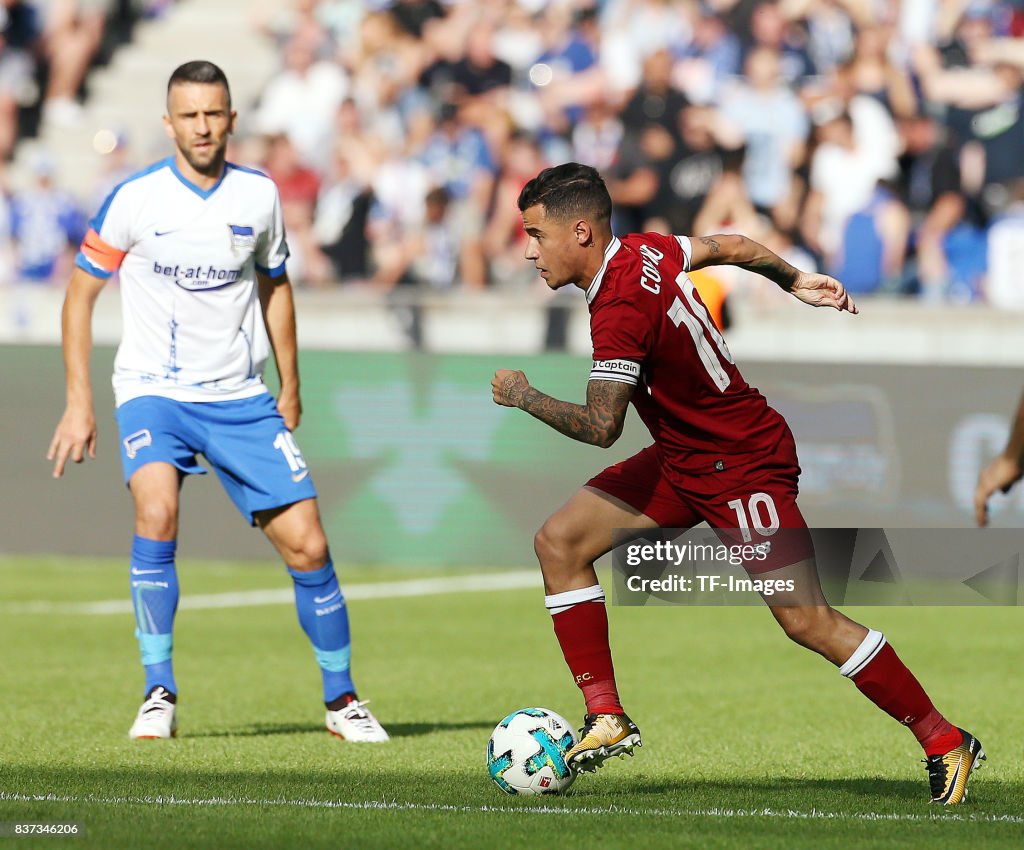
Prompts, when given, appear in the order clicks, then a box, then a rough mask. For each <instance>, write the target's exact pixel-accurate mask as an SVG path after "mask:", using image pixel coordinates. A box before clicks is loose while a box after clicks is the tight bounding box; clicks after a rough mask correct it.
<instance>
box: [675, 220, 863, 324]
mask: <svg viewBox="0 0 1024 850" xmlns="http://www.w3.org/2000/svg"><path fill="white" fill-rule="evenodd" d="M690 244H691V246H692V254H691V256H690V270H691V271H695V270H697V269H702V268H704V267H705V266H721V265H729V266H739V267H740V268H741V269H747V270H749V271H752V272H756V273H757V274H759V275H761V276H762V277H766V278H768V280H770V281H773V282H774V283H776V284H778V285H779V287H780V288H781V289H783V290H785V291H786V292H788V293H789V294H790V295H793V296H794V297H796V298H799V299H800V300H801V301H803V302H804V303H805V304H810V305H811V306H812V307H835V308H836V309H837V310H840V311H842V310H847V311H849V312H850V313H856V312H858V310H857V305H856V304H854V302H853V299H852V298H851V297H850V296H849V294H848V293H847V291H846V289H845V287H844V286H843V285H842V284H841V283H840V282H839V281H838V280H836V279H835V278H834V277H829V276H828V275H824V274H808V273H807V272H802V271H800V270H799V269H797V268H794V267H793V266H791V265H790V264H789V263H787V262H786V261H785V260H784V259H782V257H780V256H779V255H778V254H775V253H773V252H772V251H770V250H769V249H768V248H765V246H764V245H762V244H760V243H759V242H755V241H754V240H753V239H748V238H747V237H746V236H739V235H719V236H703V237H701V238H699V239H697V238H694V239H691V240H690Z"/></svg>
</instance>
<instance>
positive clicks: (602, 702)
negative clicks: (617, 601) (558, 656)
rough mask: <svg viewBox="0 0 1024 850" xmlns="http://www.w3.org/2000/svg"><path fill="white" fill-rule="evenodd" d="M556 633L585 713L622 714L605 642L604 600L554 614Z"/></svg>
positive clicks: (609, 648) (584, 603)
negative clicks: (583, 701)
mask: <svg viewBox="0 0 1024 850" xmlns="http://www.w3.org/2000/svg"><path fill="white" fill-rule="evenodd" d="M551 622H552V623H553V624H554V626H555V636H556V637H557V638H558V643H559V645H560V646H561V647H562V654H563V655H564V656H565V663H566V664H568V665H569V670H570V672H571V673H572V675H573V677H574V678H575V680H576V685H577V687H579V689H580V690H581V691H583V699H584V700H586V703H587V713H588V714H623V711H622V705H621V704H620V703H619V692H618V691H617V690H616V689H615V669H614V668H613V667H612V650H611V647H610V646H609V644H608V611H607V610H606V609H605V607H604V602H603V601H601V602H579V603H577V604H575V605H573V606H572V607H570V608H568V609H566V610H565V611H561V612H560V613H558V614H553V615H552V617H551Z"/></svg>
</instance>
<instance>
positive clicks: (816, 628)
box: [775, 607, 831, 650]
mask: <svg viewBox="0 0 1024 850" xmlns="http://www.w3.org/2000/svg"><path fill="white" fill-rule="evenodd" d="M830 610H831V609H828V608H821V607H814V608H812V607H792V608H779V609H777V610H776V614H775V616H776V618H777V619H778V621H779V625H781V626H782V629H783V631H784V632H785V633H786V637H788V638H789V639H790V640H791V641H793V642H794V643H797V644H799V645H800V646H805V647H807V648H808V649H814V650H818V649H820V648H821V642H822V639H823V638H824V636H825V635H827V633H828V622H829V616H828V615H829V611H830Z"/></svg>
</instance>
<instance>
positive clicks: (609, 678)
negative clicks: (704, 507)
mask: <svg viewBox="0 0 1024 850" xmlns="http://www.w3.org/2000/svg"><path fill="white" fill-rule="evenodd" d="M691 524H692V518H691V514H690V512H689V511H687V510H685V509H684V508H682V506H681V503H680V502H679V500H678V498H677V497H676V496H675V494H674V493H673V492H672V491H671V489H670V488H667V485H666V482H665V481H664V480H663V478H662V477H661V472H660V465H659V463H658V459H657V455H656V453H655V452H654V450H653V449H647V450H645V451H643V452H640V454H638V455H636V456H634V457H632V458H629V459H628V460H626V461H623V462H622V463H620V464H617V465H615V466H613V467H610V468H609V469H606V470H605V471H604V472H602V473H601V474H600V475H598V476H596V477H595V478H593V479H591V480H590V481H589V482H588V484H587V486H585V487H583V488H581V489H580V490H578V491H577V492H576V494H575V495H573V497H572V498H571V499H570V500H569V501H568V502H567V503H566V504H565V505H564V506H563V507H562V508H561V509H559V510H558V511H557V512H556V513H555V514H553V515H552V516H551V517H550V518H549V519H548V520H547V522H545V523H544V525H543V527H542V528H541V530H540V531H539V532H538V533H537V535H536V537H535V539H534V548H535V550H536V552H537V558H538V560H539V561H540V566H541V571H542V573H543V576H544V588H545V592H546V595H545V599H544V601H545V605H546V606H547V609H548V611H549V612H550V613H551V620H552V624H553V626H554V629H555V635H556V637H557V638H558V643H559V645H560V646H561V648H562V654H563V655H564V656H565V661H566V664H568V666H569V670H570V672H571V673H572V676H573V679H574V681H575V682H576V685H577V687H579V688H580V690H581V691H582V692H583V698H584V700H585V701H586V705H587V713H586V717H585V719H584V728H583V730H582V734H581V738H580V742H579V743H578V744H577V745H576V746H575V747H573V749H572V750H570V751H569V753H568V755H567V759H568V761H569V763H570V764H572V765H573V766H574V767H576V768H577V769H582V770H587V769H593V768H596V767H599V766H600V765H601V764H602V763H603V762H604V760H605V759H607V758H608V757H610V756H616V755H622V754H624V753H626V752H630V751H632V749H633V747H634V746H637V745H639V743H640V731H639V729H637V727H636V726H635V725H634V724H633V722H632V721H631V720H630V719H629V718H628V717H627V716H626V714H625V712H624V711H623V709H622V704H621V701H620V699H619V694H618V690H617V688H616V685H615V670H614V666H613V664H612V654H611V647H610V643H609V636H608V614H607V611H606V609H605V597H604V591H603V589H602V588H601V585H600V584H599V583H598V581H597V573H596V572H595V570H594V561H595V560H596V559H597V558H599V557H601V556H602V555H604V554H605V553H607V552H609V551H610V550H611V549H612V547H613V546H614V545H615V539H614V534H615V529H618V528H622V529H636V530H643V529H651V528H657V527H658V526H659V525H666V526H674V525H679V526H686V525H691Z"/></svg>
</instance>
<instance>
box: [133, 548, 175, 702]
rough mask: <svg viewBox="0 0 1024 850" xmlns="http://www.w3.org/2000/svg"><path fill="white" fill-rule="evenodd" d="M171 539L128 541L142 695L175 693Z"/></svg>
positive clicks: (173, 575)
mask: <svg viewBox="0 0 1024 850" xmlns="http://www.w3.org/2000/svg"><path fill="white" fill-rule="evenodd" d="M176 548H177V541H175V540H149V539H147V538H145V537H139V536H138V535H137V534H136V535H135V537H134V538H133V539H132V558H131V584H132V605H133V606H134V608H135V637H136V638H137V639H138V641H139V651H140V653H141V654H142V665H143V667H145V668H146V693H147V694H148V693H149V692H150V691H151V690H152V689H153V688H155V687H156V686H157V685H163V686H164V687H165V688H166V689H167V690H169V691H171V692H172V693H175V694H176V693H177V692H178V685H177V682H175V681H174V668H173V666H172V663H171V648H172V646H173V643H174V641H173V634H172V633H173V631H174V613H175V611H177V610H178V573H177V571H176V570H175V568H174V550H175V549H176Z"/></svg>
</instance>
